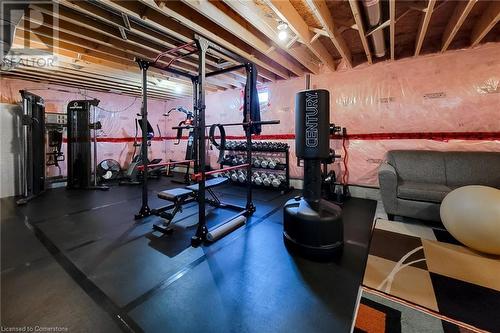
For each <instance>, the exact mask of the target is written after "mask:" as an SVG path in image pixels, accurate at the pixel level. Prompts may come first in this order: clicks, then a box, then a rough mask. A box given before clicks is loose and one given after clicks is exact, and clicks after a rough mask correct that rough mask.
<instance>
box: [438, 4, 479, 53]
mask: <svg viewBox="0 0 500 333" xmlns="http://www.w3.org/2000/svg"><path fill="white" fill-rule="evenodd" d="M477 1H478V0H468V1H459V2H458V3H457V5H456V7H455V10H454V11H453V15H452V16H451V18H450V20H449V21H448V24H447V25H446V28H445V29H444V34H443V41H442V46H441V52H444V51H446V49H447V48H448V46H450V43H451V42H452V41H453V38H454V37H455V35H456V34H457V32H458V30H459V29H460V27H461V26H462V24H463V23H464V21H465V19H466V18H467V15H469V13H470V11H471V10H472V7H474V5H475V4H476V2H477Z"/></svg>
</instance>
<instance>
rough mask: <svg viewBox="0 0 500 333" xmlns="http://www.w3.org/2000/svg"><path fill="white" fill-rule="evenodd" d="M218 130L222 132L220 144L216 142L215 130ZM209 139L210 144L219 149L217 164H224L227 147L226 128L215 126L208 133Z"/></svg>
mask: <svg viewBox="0 0 500 333" xmlns="http://www.w3.org/2000/svg"><path fill="white" fill-rule="evenodd" d="M216 128H218V129H219V132H220V143H217V141H215V129H216ZM208 138H209V139H210V143H211V144H212V145H214V146H215V148H217V149H219V159H218V160H217V163H219V164H222V162H223V161H224V148H225V147H226V130H225V129H224V126H222V125H220V124H213V125H212V126H210V131H209V132H208Z"/></svg>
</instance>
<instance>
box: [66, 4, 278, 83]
mask: <svg viewBox="0 0 500 333" xmlns="http://www.w3.org/2000/svg"><path fill="white" fill-rule="evenodd" d="M59 1H60V2H61V3H62V4H64V6H67V7H69V8H71V9H72V10H75V11H77V12H80V13H83V14H84V15H87V16H89V17H92V18H94V19H95V20H97V21H96V22H97V23H98V24H99V25H98V26H97V27H96V29H101V28H102V25H103V24H102V23H99V21H102V22H105V23H106V24H108V28H107V32H109V28H110V27H109V25H111V26H114V27H120V26H121V21H120V20H119V17H118V18H117V16H116V15H113V14H112V13H110V12H108V11H107V10H105V9H103V8H101V7H99V6H97V5H95V1H94V2H92V3H91V2H87V1H67V0H59ZM97 4H99V3H98V2H97ZM103 5H104V6H106V7H107V8H110V9H112V10H114V11H116V12H120V13H122V14H126V15H127V17H129V16H130V18H129V22H130V26H131V32H133V34H134V35H137V37H138V38H139V39H142V40H143V41H144V44H147V43H148V41H149V42H150V43H157V44H160V45H163V46H165V47H167V48H174V47H177V46H178V45H179V44H181V43H188V42H191V41H192V36H193V34H192V31H191V30H189V28H187V27H185V26H183V25H181V24H180V23H178V22H177V21H174V20H168V19H167V20H165V17H164V16H163V15H162V14H161V13H156V12H154V11H150V8H148V7H146V6H144V5H142V4H141V3H139V2H136V1H120V2H119V3H118V4H115V3H113V2H112V1H105V2H104V3H103ZM61 14H62V15H63V16H64V17H68V11H63V10H61ZM145 14H147V15H148V18H147V22H142V21H141V20H142V18H141V17H144V15H145ZM76 16H77V17H76V18H75V15H74V14H73V15H72V17H71V19H72V20H74V21H73V23H75V24H78V16H80V17H81V18H82V19H85V17H84V16H83V17H82V15H76ZM131 18H134V20H131ZM136 20H137V21H139V24H138V23H137V22H136ZM85 23H86V22H81V23H80V24H84V25H85ZM160 23H161V24H160ZM149 26H151V28H152V29H149V28H148V27H149ZM88 28H89V29H92V27H91V26H89V27H88ZM98 31H99V30H98ZM217 56H218V57H220V58H221V59H223V60H226V61H229V62H231V59H229V58H227V57H224V56H223V55H219V54H218V55H217ZM211 59H212V57H207V64H208V65H210V66H213V67H214V68H212V69H216V68H215V67H216V66H217V64H216V63H215V62H213V60H211ZM183 61H184V62H190V63H191V64H193V65H197V63H198V62H197V59H196V56H194V55H193V56H191V57H188V58H183V59H181V60H180V62H183ZM207 68H209V67H207ZM262 73H264V74H266V72H265V71H260V73H259V74H260V76H259V78H258V80H259V82H262V79H260V78H261V77H265V76H263V75H262ZM268 74H269V76H272V77H273V78H275V76H274V74H271V73H268ZM228 76H232V77H234V78H235V79H237V80H238V81H239V82H240V83H244V82H245V75H243V74H240V73H238V72H234V73H232V75H228Z"/></svg>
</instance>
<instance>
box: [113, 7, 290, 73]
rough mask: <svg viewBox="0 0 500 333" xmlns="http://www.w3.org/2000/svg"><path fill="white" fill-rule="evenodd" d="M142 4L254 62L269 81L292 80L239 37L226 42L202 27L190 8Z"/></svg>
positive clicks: (199, 19) (208, 28)
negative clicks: (251, 50)
mask: <svg viewBox="0 0 500 333" xmlns="http://www.w3.org/2000/svg"><path fill="white" fill-rule="evenodd" d="M113 2H114V3H118V4H119V3H121V1H113ZM140 2H141V3H142V4H145V5H147V6H148V7H149V8H151V10H152V11H156V12H158V13H160V14H162V15H163V16H164V17H163V20H162V21H166V20H167V19H166V17H170V18H173V19H175V20H177V21H178V22H180V23H181V24H183V25H185V26H188V27H189V28H190V29H191V30H192V31H193V32H195V33H198V34H200V35H203V36H205V37H207V38H209V39H210V40H212V41H213V42H215V43H217V44H219V45H220V46H222V47H224V48H226V49H228V50H230V51H232V52H234V53H236V54H238V55H240V56H242V57H244V58H246V59H248V60H250V61H253V62H254V63H255V64H256V65H258V66H259V67H260V68H261V70H259V72H260V73H261V74H262V76H265V77H266V78H267V79H269V80H272V81H275V80H276V76H279V77H280V78H282V79H288V78H290V75H289V74H288V73H287V71H285V70H283V69H279V68H276V67H273V66H271V65H270V64H269V63H270V62H271V61H270V59H267V60H262V59H260V57H259V56H258V55H257V54H252V53H249V52H248V51H246V50H245V49H246V47H244V46H243V45H242V43H243V42H242V41H240V40H238V38H237V37H235V36H233V37H231V38H230V40H226V39H224V38H221V37H220V36H219V35H220V33H221V32H220V31H216V29H213V31H212V29H211V28H210V27H207V26H204V25H202V24H201V23H200V21H201V20H202V18H203V17H202V16H201V15H200V16H201V17H196V18H193V13H192V12H191V13H190V12H189V8H186V6H185V5H183V4H182V3H181V2H179V1H168V2H161V1H152V0H141V1H140ZM165 16H166V17H165ZM228 35H229V34H228ZM228 38H229V37H228ZM270 74H271V75H270Z"/></svg>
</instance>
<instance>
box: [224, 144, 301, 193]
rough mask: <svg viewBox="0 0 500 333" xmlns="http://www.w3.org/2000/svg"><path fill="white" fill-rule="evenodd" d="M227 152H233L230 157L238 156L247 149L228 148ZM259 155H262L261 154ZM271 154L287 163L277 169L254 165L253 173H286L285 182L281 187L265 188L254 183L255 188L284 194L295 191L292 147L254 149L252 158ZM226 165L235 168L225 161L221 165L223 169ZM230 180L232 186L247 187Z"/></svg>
mask: <svg viewBox="0 0 500 333" xmlns="http://www.w3.org/2000/svg"><path fill="white" fill-rule="evenodd" d="M225 150H226V151H228V152H233V153H232V154H231V153H230V155H237V154H236V153H237V152H242V153H244V152H246V149H245V148H228V147H226V148H225ZM259 153H262V154H259ZM269 154H279V155H281V158H280V160H282V158H283V157H284V158H285V163H278V164H277V165H276V167H275V168H264V167H256V166H255V165H253V164H252V171H256V172H269V173H273V174H279V173H284V175H285V181H284V182H282V183H281V184H280V186H278V187H274V186H265V185H263V184H262V185H257V184H255V183H253V184H252V185H253V186H255V187H256V188H265V189H272V190H278V191H282V192H288V191H290V190H293V188H292V187H291V186H290V147H289V146H288V145H286V148H281V149H273V150H270V149H265V148H262V147H253V148H252V157H255V158H259V157H260V158H266V157H269ZM274 157H275V156H274ZM224 165H226V166H227V165H230V166H234V164H232V163H230V162H226V161H223V162H222V163H221V167H223V166H224ZM229 180H230V182H231V184H235V185H241V186H244V185H246V182H243V183H241V182H239V181H233V180H231V178H229Z"/></svg>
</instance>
